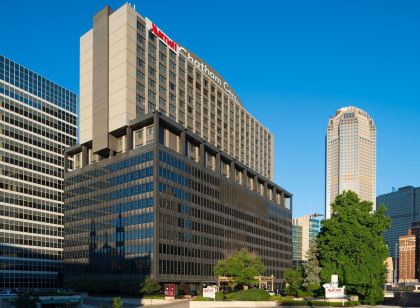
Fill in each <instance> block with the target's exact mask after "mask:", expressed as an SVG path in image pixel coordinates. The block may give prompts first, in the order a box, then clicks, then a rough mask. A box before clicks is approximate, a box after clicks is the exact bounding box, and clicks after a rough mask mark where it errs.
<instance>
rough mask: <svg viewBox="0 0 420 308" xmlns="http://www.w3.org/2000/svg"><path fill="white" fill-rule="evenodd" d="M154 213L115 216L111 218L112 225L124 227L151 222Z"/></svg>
mask: <svg viewBox="0 0 420 308" xmlns="http://www.w3.org/2000/svg"><path fill="white" fill-rule="evenodd" d="M153 219H154V215H153V213H144V214H138V215H131V216H128V217H121V218H119V217H117V218H113V219H112V226H113V227H117V226H118V227H124V226H133V225H141V224H147V223H151V222H153Z"/></svg>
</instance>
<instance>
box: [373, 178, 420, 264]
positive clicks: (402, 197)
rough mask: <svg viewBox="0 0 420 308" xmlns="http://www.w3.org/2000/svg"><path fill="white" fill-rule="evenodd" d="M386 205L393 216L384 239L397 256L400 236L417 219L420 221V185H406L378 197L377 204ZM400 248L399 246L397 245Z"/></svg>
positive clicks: (390, 252)
mask: <svg viewBox="0 0 420 308" xmlns="http://www.w3.org/2000/svg"><path fill="white" fill-rule="evenodd" d="M382 204H383V205H385V206H386V208H387V215H388V216H389V217H390V218H391V227H390V228H389V229H388V230H387V231H385V233H384V239H385V242H386V243H387V245H388V250H389V255H390V256H391V257H393V258H397V256H398V251H397V250H396V244H398V238H399V237H400V236H402V235H406V234H407V230H408V229H410V228H411V227H412V224H413V223H414V222H416V221H420V187H417V188H415V187H414V186H405V187H401V188H399V189H398V190H397V191H393V192H390V193H387V194H383V195H379V196H378V197H377V198H376V206H377V207H379V206H380V205H382ZM397 249H398V247H397Z"/></svg>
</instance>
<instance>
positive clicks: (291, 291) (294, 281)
mask: <svg viewBox="0 0 420 308" xmlns="http://www.w3.org/2000/svg"><path fill="white" fill-rule="evenodd" d="M283 277H284V281H285V282H286V283H287V288H286V294H288V295H297V292H298V290H299V289H300V287H301V286H302V281H303V278H302V272H301V271H300V270H298V269H292V268H289V269H287V270H286V271H285V272H284V274H283Z"/></svg>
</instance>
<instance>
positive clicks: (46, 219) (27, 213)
mask: <svg viewBox="0 0 420 308" xmlns="http://www.w3.org/2000/svg"><path fill="white" fill-rule="evenodd" d="M0 216H6V217H12V218H18V219H25V220H31V221H38V222H42V223H48V224H54V225H62V224H63V217H62V216H59V215H56V214H49V213H44V212H38V211H32V210H28V209H22V208H15V207H12V206H8V205H3V204H0Z"/></svg>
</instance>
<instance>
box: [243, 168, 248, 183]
mask: <svg viewBox="0 0 420 308" xmlns="http://www.w3.org/2000/svg"><path fill="white" fill-rule="evenodd" d="M242 184H243V185H244V186H245V187H248V171H247V170H246V169H244V170H242Z"/></svg>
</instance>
